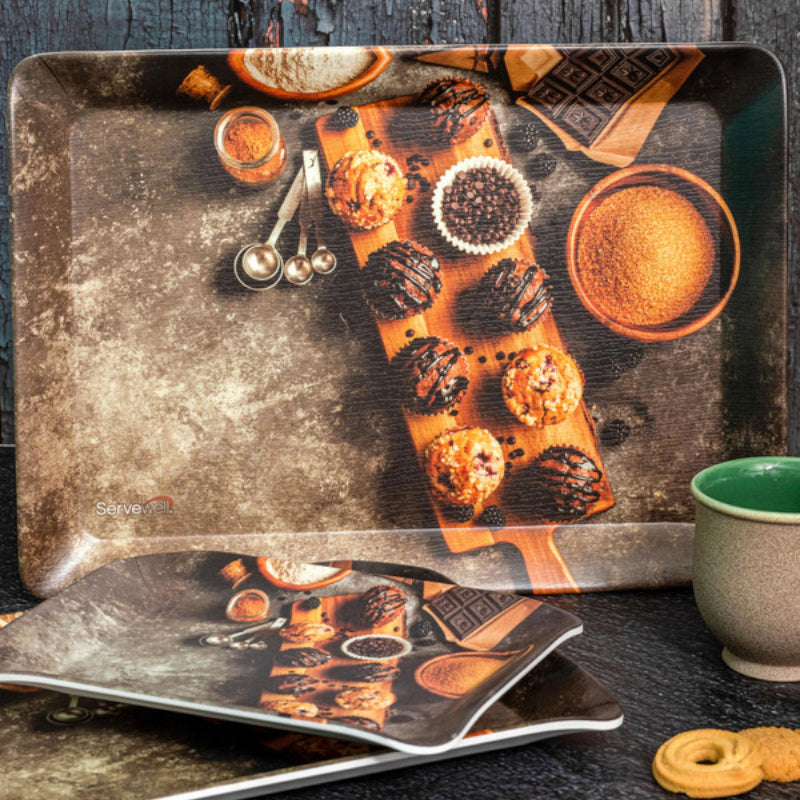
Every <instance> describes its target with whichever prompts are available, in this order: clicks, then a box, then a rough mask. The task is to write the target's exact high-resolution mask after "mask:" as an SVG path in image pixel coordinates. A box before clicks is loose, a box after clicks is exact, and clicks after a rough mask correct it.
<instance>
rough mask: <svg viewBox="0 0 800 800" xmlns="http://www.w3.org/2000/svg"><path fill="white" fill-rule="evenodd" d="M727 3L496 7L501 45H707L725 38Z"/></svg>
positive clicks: (516, 2) (621, 1) (509, 2)
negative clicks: (668, 43)
mask: <svg viewBox="0 0 800 800" xmlns="http://www.w3.org/2000/svg"><path fill="white" fill-rule="evenodd" d="M724 2H725V0H703V2H695V0H678V2H669V3H663V2H661V3H659V2H639V3H634V2H625V0H618V1H617V2H613V0H612V1H611V2H608V0H607V1H606V2H602V3H597V2H593V1H592V0H571V2H563V0H544V1H542V0H539V1H538V2H536V3H533V4H532V3H530V2H526V1H525V0H505V1H504V2H495V3H493V7H494V8H495V9H496V11H495V25H496V28H497V36H496V37H495V41H498V42H503V43H511V42H519V43H532V44H538V43H545V42H552V43H568V42H569V43H588V42H667V41H670V42H701V41H719V40H720V39H721V38H722V35H723V19H724V10H723V4H724Z"/></svg>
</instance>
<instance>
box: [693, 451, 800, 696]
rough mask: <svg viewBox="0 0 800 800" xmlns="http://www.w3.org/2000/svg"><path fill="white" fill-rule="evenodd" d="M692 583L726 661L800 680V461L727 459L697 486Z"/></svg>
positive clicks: (766, 675) (760, 674) (763, 675)
mask: <svg viewBox="0 0 800 800" xmlns="http://www.w3.org/2000/svg"><path fill="white" fill-rule="evenodd" d="M691 489H692V494H693V495H694V498H695V508H696V522H695V541H694V558H693V573H692V582H693V586H694V596H695V600H696V602H697V607H698V609H699V611H700V614H701V616H702V617H703V619H704V620H705V622H706V624H707V625H708V627H709V629H710V630H711V632H712V633H713V634H714V635H715V636H716V637H717V638H718V639H719V640H720V642H722V644H723V645H724V649H723V651H722V658H723V660H724V661H725V663H726V664H727V665H728V666H729V667H731V668H732V669H734V670H736V671H737V672H741V673H742V674H744V675H749V676H750V677H753V678H760V679H762V680H770V681H800V458H793V457H789V456H774V457H759V458H742V459H736V460H734V461H726V462H723V463H721V464H716V465H714V466H713V467H709V468H708V469H705V470H703V471H702V472H700V473H698V474H697V475H695V477H694V478H693V479H692V483H691Z"/></svg>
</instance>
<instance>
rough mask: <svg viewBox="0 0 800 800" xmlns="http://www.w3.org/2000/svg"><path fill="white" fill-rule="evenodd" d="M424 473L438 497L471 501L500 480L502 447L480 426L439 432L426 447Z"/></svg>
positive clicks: (454, 501)
mask: <svg viewBox="0 0 800 800" xmlns="http://www.w3.org/2000/svg"><path fill="white" fill-rule="evenodd" d="M425 473H426V474H427V476H428V479H429V480H430V482H431V488H432V490H433V493H434V495H435V496H436V497H437V498H438V499H439V500H442V501H444V502H445V503H451V504H453V505H455V506H468V505H474V504H476V503H480V502H482V501H483V500H485V499H486V498H487V497H488V496H489V495H490V494H491V493H492V492H494V491H495V489H497V487H498V486H499V485H500V482H501V481H502V480H503V475H504V473H505V459H504V458H503V449H502V448H501V447H500V443H499V442H498V441H497V439H495V438H494V436H492V434H491V433H489V431H487V430H485V429H483V428H470V427H465V428H453V429H450V430H447V431H444V432H443V433H440V434H439V435H438V436H437V437H436V438H435V439H434V440H433V441H432V442H431V443H430V444H429V445H428V447H427V448H426V450H425Z"/></svg>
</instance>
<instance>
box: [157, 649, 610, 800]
mask: <svg viewBox="0 0 800 800" xmlns="http://www.w3.org/2000/svg"><path fill="white" fill-rule="evenodd" d="M553 657H554V658H558V659H559V661H561V662H562V664H563V665H565V666H570V667H572V668H574V669H575V670H577V671H578V673H579V674H580V675H581V676H582V678H583V680H584V681H587V682H589V683H590V684H591V686H593V687H595V688H598V689H600V690H602V691H603V692H604V693H605V694H606V695H607V697H606V698H605V700H606V702H602V703H599V704H598V705H597V706H596V707H597V708H602V709H604V710H607V711H608V713H607V715H606V716H605V717H603V718H599V719H589V718H588V716H589V713H576V715H575V716H573V717H548V718H545V719H543V720H540V721H533V722H531V723H530V724H527V725H521V726H517V727H510V728H503V729H497V730H493V731H491V732H489V733H481V732H479V733H476V734H474V735H470V736H467V737H465V738H464V739H462V740H460V741H459V742H458V743H456V744H455V745H454V746H453V748H452V749H451V750H449V751H447V752H445V753H438V754H432V755H414V754H410V753H403V752H399V751H394V750H389V749H384V750H382V751H380V752H377V753H370V754H365V755H356V756H344V757H339V758H334V759H326V760H323V761H318V762H314V763H312V764H308V765H303V764H300V765H297V766H292V767H289V768H282V767H278V768H277V769H274V770H270V771H269V772H264V773H262V774H257V775H253V776H246V777H240V778H234V779H231V780H225V781H223V782H221V783H217V784H213V785H208V786H205V787H202V788H198V789H189V790H186V791H177V792H175V791H173V792H171V793H169V794H159V795H157V796H153V797H148V798H147V800H205V798H225V799H226V800H236V799H238V798H242V799H243V798H248V797H255V796H263V795H265V794H272V793H274V792H278V791H284V790H285V791H288V790H291V789H298V788H303V787H309V786H318V785H321V784H327V783H328V782H331V781H340V780H346V779H349V778H356V777H360V776H363V775H368V774H375V773H379V772H383V771H389V770H393V769H401V768H404V767H409V766H424V765H427V764H432V763H436V762H437V761H442V760H446V759H450V758H460V757H462V756H464V755H469V754H478V753H484V752H490V751H492V750H497V749H501V748H506V747H517V746H522V745H527V744H531V743H533V742H536V741H540V740H542V739H545V738H551V737H555V736H561V735H568V734H574V733H592V732H596V733H601V732H608V731H613V730H616V729H617V728H619V727H620V726H621V725H623V723H624V712H623V709H622V708H621V706H620V705H619V702H618V701H617V700H616V698H615V697H614V696H613V694H612V693H611V692H610V690H609V689H608V688H607V687H606V686H605V685H604V684H603V683H602V682H601V681H599V680H598V679H597V678H596V677H595V676H594V675H593V674H592V673H591V672H589V671H588V670H586V669H585V668H584V667H582V666H580V665H579V664H577V663H576V662H575V661H573V660H572V659H571V658H569V657H568V656H566V655H564V654H563V653H561V652H560V651H556V652H555V653H554V654H553ZM500 702H502V700H501V701H500ZM589 711H590V709H586V712H589Z"/></svg>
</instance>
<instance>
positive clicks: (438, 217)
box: [433, 156, 533, 256]
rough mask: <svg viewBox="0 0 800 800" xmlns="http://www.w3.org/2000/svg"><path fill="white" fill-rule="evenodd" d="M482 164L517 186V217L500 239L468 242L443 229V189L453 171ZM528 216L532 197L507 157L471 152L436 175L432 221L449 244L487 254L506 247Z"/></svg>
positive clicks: (465, 250)
mask: <svg viewBox="0 0 800 800" xmlns="http://www.w3.org/2000/svg"><path fill="white" fill-rule="evenodd" d="M485 168H489V169H492V170H494V171H495V172H497V173H498V174H499V175H502V176H503V177H504V178H508V180H510V181H511V183H512V184H513V185H514V188H515V189H516V190H517V194H518V195H519V205H520V208H519V219H518V220H517V224H516V227H515V228H514V230H513V231H512V232H511V233H510V234H509V235H508V236H507V237H506V238H505V239H503V240H502V241H500V242H488V243H484V244H472V243H471V242H465V241H464V240H463V239H459V238H457V237H456V236H453V234H452V233H450V231H449V230H448V229H447V225H446V224H445V221H444V219H443V218H442V201H443V200H444V190H445V189H446V188H447V187H448V186H450V185H451V184H452V183H453V181H454V180H455V178H456V175H458V174H459V173H461V172H466V171H467V170H471V169H485ZM532 216H533V197H532V195H531V190H530V188H529V187H528V182H527V181H526V180H525V177H524V176H523V175H522V173H520V172H519V171H518V170H516V169H514V167H512V166H511V164H509V163H508V162H507V161H502V160H501V159H499V158H493V157H492V156H475V157H473V158H465V159H464V160H463V161H459V162H458V163H457V164H454V165H453V166H452V167H450V169H449V170H447V172H445V173H444V175H442V177H441V178H439V182H438V183H437V184H436V187H435V188H434V190H433V221H434V222H435V223H436V227H437V228H438V229H439V233H441V235H442V236H443V237H444V238H445V239H446V240H447V241H448V242H449V243H450V244H451V245H453V247H455V248H457V249H459V250H461V251H462V252H465V253H471V254H472V255H476V256H477V255H480V256H487V255H490V254H492V253H499V252H500V251H501V250H505V249H506V248H507V247H510V246H511V245H512V244H514V242H516V241H517V239H519V238H520V236H522V234H523V233H524V232H525V228H527V227H528V223H529V222H530V221H531V217H532Z"/></svg>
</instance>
